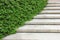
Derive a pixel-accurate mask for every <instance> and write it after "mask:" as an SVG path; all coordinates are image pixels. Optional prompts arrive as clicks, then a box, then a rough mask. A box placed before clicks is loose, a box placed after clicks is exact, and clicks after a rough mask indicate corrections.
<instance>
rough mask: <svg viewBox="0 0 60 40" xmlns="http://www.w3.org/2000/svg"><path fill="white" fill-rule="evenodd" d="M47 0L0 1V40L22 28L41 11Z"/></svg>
mask: <svg viewBox="0 0 60 40" xmlns="http://www.w3.org/2000/svg"><path fill="white" fill-rule="evenodd" d="M46 4H47V0H0V39H2V38H3V37H5V36H7V35H10V34H14V33H16V29H17V28H19V27H21V26H23V25H24V23H25V22H26V21H29V20H31V19H32V18H33V17H34V16H35V15H37V14H38V13H39V12H41V11H42V10H43V8H44V7H45V6H46Z"/></svg>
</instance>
